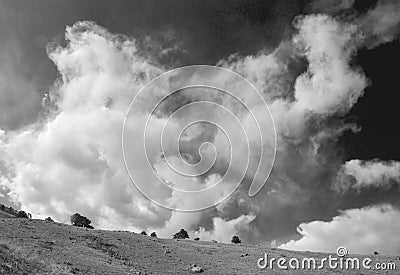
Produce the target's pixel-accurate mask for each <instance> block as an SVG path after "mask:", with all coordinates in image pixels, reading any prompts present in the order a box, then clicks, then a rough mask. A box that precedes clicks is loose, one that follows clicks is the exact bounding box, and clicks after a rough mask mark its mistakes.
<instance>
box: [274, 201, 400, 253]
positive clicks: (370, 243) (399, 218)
mask: <svg viewBox="0 0 400 275" xmlns="http://www.w3.org/2000/svg"><path fill="white" fill-rule="evenodd" d="M298 231H299V233H300V234H301V235H302V237H301V239H299V240H297V241H296V240H292V241H290V242H288V243H286V244H283V245H281V246H280V248H284V249H290V250H309V251H320V252H335V251H336V249H337V248H338V247H339V246H345V247H346V248H347V250H348V251H349V253H373V252H374V251H378V252H379V253H380V254H388V255H398V254H399V253H400V235H399V232H400V211H399V210H398V209H396V208H394V207H392V206H390V205H380V206H373V207H365V208H361V209H350V210H345V211H342V212H341V213H340V215H339V216H336V217H334V218H333V219H332V221H329V222H323V221H313V222H309V223H303V224H300V226H299V229H298Z"/></svg>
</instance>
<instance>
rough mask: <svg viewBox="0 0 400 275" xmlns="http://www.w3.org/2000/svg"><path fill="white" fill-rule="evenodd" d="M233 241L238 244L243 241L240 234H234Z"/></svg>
mask: <svg viewBox="0 0 400 275" xmlns="http://www.w3.org/2000/svg"><path fill="white" fill-rule="evenodd" d="M231 242H232V243H235V244H236V243H241V242H242V241H241V240H240V239H239V237H238V236H233V237H232V240H231Z"/></svg>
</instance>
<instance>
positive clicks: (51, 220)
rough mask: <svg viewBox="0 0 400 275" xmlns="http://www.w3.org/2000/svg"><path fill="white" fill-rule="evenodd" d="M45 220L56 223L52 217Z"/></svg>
mask: <svg viewBox="0 0 400 275" xmlns="http://www.w3.org/2000/svg"><path fill="white" fill-rule="evenodd" d="M44 220H45V221H48V222H54V221H53V219H52V218H51V217H47V218H45V219H44Z"/></svg>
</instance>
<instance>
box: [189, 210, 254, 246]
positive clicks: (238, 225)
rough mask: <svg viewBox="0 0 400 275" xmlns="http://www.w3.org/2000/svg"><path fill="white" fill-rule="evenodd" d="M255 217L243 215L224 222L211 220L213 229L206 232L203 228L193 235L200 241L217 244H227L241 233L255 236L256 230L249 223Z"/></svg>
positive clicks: (217, 218) (216, 219)
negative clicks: (213, 241)
mask: <svg viewBox="0 0 400 275" xmlns="http://www.w3.org/2000/svg"><path fill="white" fill-rule="evenodd" d="M255 218H256V217H255V216H254V215H243V216H240V217H238V218H236V219H232V220H224V219H221V218H219V217H215V218H213V229H212V230H210V231H207V230H205V229H204V227H200V228H199V230H197V231H195V232H194V233H193V234H194V236H195V237H199V238H200V239H201V240H208V241H211V240H216V241H218V242H224V243H229V242H230V241H231V239H232V236H235V235H239V238H240V235H241V233H243V234H245V235H248V234H257V233H258V232H256V230H257V229H256V228H254V227H252V226H251V222H252V221H254V219H255Z"/></svg>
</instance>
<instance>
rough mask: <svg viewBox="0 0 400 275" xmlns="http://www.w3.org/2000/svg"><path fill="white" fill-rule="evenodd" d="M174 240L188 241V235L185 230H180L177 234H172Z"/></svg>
mask: <svg viewBox="0 0 400 275" xmlns="http://www.w3.org/2000/svg"><path fill="white" fill-rule="evenodd" d="M173 237H174V239H189V234H188V233H187V232H186V230H185V229H181V230H180V231H179V232H178V233H175V234H174V236H173Z"/></svg>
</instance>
